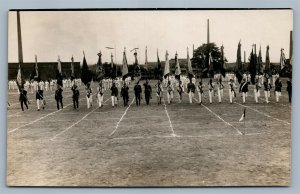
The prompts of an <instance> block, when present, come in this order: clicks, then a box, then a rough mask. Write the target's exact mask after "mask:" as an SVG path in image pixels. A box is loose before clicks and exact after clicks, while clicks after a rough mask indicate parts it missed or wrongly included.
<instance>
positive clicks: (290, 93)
mask: <svg viewBox="0 0 300 194" xmlns="http://www.w3.org/2000/svg"><path fill="white" fill-rule="evenodd" d="M286 84H287V87H286V91H287V92H288V95H289V102H290V103H291V102H292V80H291V79H288V80H287V81H286Z"/></svg>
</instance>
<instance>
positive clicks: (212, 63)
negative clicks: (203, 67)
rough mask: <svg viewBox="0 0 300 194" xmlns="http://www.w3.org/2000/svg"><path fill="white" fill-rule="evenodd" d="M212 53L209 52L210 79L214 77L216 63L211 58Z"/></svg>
mask: <svg viewBox="0 0 300 194" xmlns="http://www.w3.org/2000/svg"><path fill="white" fill-rule="evenodd" d="M211 53H212V52H209V54H208V72H209V75H210V77H214V61H213V58H212V56H211Z"/></svg>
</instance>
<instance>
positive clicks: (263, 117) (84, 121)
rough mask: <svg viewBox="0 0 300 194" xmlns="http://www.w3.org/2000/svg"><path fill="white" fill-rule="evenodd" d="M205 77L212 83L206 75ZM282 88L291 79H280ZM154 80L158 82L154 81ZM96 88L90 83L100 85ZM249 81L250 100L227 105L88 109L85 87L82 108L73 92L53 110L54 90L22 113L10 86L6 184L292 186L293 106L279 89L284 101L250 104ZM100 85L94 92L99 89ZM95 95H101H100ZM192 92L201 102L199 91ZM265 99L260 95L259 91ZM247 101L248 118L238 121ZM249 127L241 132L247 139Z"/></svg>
mask: <svg viewBox="0 0 300 194" xmlns="http://www.w3.org/2000/svg"><path fill="white" fill-rule="evenodd" d="M204 83H207V82H206V81H205V82H204ZM283 83H284V85H285V81H283ZM152 85H154V81H152ZM95 86H96V84H94V87H95ZM252 87H253V86H251V87H250V92H249V96H248V98H247V102H246V104H242V102H241V101H242V99H241V97H240V95H239V94H238V95H237V98H236V99H235V100H236V102H235V103H233V104H230V103H229V99H228V88H227V85H226V89H224V97H223V102H222V103H221V104H219V103H218V102H217V96H215V97H214V103H213V104H209V103H208V97H207V91H205V99H204V104H203V105H200V104H197V103H196V102H195V103H193V104H189V103H188V96H187V95H186V94H184V95H183V102H182V103H178V102H177V101H178V97H177V93H176V94H175V103H173V104H171V105H167V104H166V94H165V95H164V103H163V104H162V105H157V103H156V96H155V92H153V94H152V95H153V99H152V100H151V102H150V105H149V106H147V105H145V102H144V97H143V101H142V104H141V106H139V107H137V106H136V105H135V102H134V98H133V97H134V95H133V91H132V88H133V86H132V85H130V101H129V104H130V105H129V106H128V107H123V105H122V103H121V102H122V101H121V100H120V99H119V105H118V107H116V108H113V107H111V101H110V92H109V91H106V92H105V94H104V101H105V105H104V107H103V108H100V109H99V108H98V107H97V106H96V97H95V96H94V104H93V107H91V108H90V109H87V108H86V100H85V96H84V95H85V92H84V89H83V86H82V87H81V88H80V92H81V93H80V98H81V101H80V103H79V110H73V105H72V99H71V90H70V89H66V90H65V91H64V92H63V94H64V99H63V101H64V104H65V105H64V109H63V110H60V111H57V109H56V102H55V101H54V94H53V92H52V93H51V92H46V94H45V96H46V100H47V107H46V109H45V110H42V111H39V112H38V111H36V103H35V101H34V95H33V94H29V99H31V105H29V106H30V107H29V110H28V111H24V112H22V111H21V109H20V105H19V103H18V94H17V93H16V91H9V95H8V99H9V102H10V103H11V107H10V109H9V110H8V112H7V117H8V122H7V131H8V132H7V184H8V185H10V186H105V187H106V186H246V185H247V186H252V185H253V186H254V185H261V186H271V185H272V186H273V185H274V186H279V185H282V186H287V185H289V183H290V170H291V166H290V160H291V158H290V157H291V156H290V155H291V147H290V146H291V142H290V140H291V105H290V104H289V102H288V97H287V92H286V91H285V87H284V88H283V92H282V96H281V99H280V103H275V97H274V93H273V92H272V94H271V95H272V96H271V103H269V104H266V103H263V102H262V101H263V99H260V103H258V104H256V103H254V98H253V89H252ZM94 91H95V89H94ZM94 94H95V93H94ZM195 98H198V96H197V95H195ZM262 98H263V95H262ZM244 107H246V117H245V122H239V119H240V117H241V115H242V113H243V110H244ZM241 133H245V135H241Z"/></svg>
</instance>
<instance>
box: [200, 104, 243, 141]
mask: <svg viewBox="0 0 300 194" xmlns="http://www.w3.org/2000/svg"><path fill="white" fill-rule="evenodd" d="M201 106H203V107H204V108H206V109H207V110H208V111H209V112H211V113H212V114H214V115H215V116H216V117H217V118H218V119H220V120H221V121H223V122H224V123H226V124H227V125H229V126H231V127H232V128H234V129H235V130H236V132H237V133H238V134H240V135H242V132H241V131H240V130H239V129H238V128H236V127H235V126H233V125H232V124H230V123H228V122H226V121H225V120H224V119H222V118H221V117H220V116H219V115H218V114H216V113H215V112H213V111H212V110H211V109H210V108H208V107H207V106H205V105H203V104H201Z"/></svg>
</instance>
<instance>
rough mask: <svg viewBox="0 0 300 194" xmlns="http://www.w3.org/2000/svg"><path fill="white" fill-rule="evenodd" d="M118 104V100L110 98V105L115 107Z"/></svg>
mask: <svg viewBox="0 0 300 194" xmlns="http://www.w3.org/2000/svg"><path fill="white" fill-rule="evenodd" d="M117 104H118V99H117V97H116V96H111V105H112V106H115V105H117Z"/></svg>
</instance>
